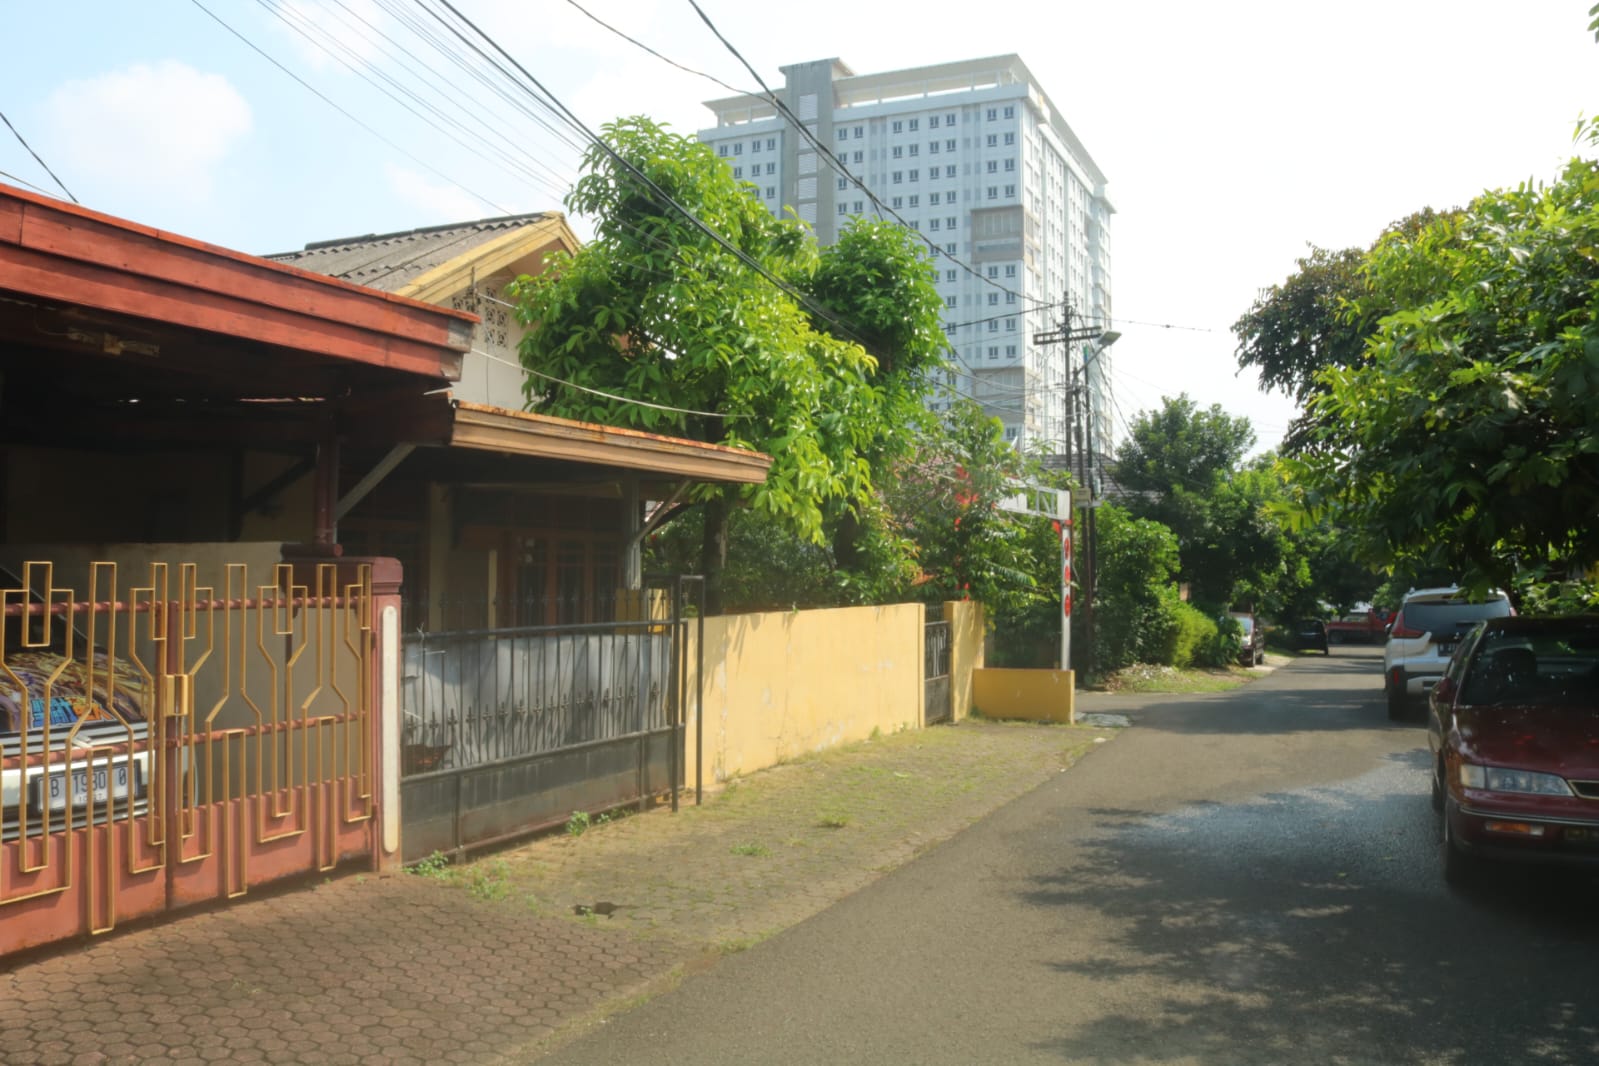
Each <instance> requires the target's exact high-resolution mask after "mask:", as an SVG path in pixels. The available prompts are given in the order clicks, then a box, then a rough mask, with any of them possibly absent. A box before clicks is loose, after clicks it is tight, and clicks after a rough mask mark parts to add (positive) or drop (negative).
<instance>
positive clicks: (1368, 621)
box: [1327, 610, 1389, 644]
mask: <svg viewBox="0 0 1599 1066" xmlns="http://www.w3.org/2000/svg"><path fill="white" fill-rule="evenodd" d="M1388 619H1389V616H1388V615H1385V614H1383V613H1382V612H1381V611H1375V610H1372V611H1366V612H1364V613H1361V612H1351V613H1350V614H1346V615H1344V616H1343V617H1342V618H1338V619H1335V620H1333V621H1331V622H1328V623H1327V642H1328V643H1329V644H1375V643H1377V642H1378V641H1380V640H1382V639H1383V638H1384V637H1385V636H1386V635H1387V632H1388Z"/></svg>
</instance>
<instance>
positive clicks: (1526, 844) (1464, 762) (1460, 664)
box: [1427, 615, 1599, 884]
mask: <svg viewBox="0 0 1599 1066" xmlns="http://www.w3.org/2000/svg"><path fill="white" fill-rule="evenodd" d="M1428 706H1429V708H1430V713H1429V715H1428V728H1427V739H1428V744H1429V746H1430V747H1431V749H1432V752H1433V756H1434V762H1433V783H1432V800H1433V807H1434V808H1435V809H1436V810H1437V811H1439V812H1440V813H1441V814H1442V816H1443V833H1442V842H1441V844H1440V850H1441V852H1442V857H1443V868H1444V877H1445V879H1447V880H1448V881H1449V882H1450V883H1451V884H1458V883H1460V881H1461V880H1462V879H1463V878H1465V877H1467V876H1469V874H1470V872H1471V869H1472V868H1473V867H1474V866H1475V865H1476V864H1477V863H1478V862H1479V860H1482V859H1501V860H1503V859H1508V860H1512V861H1521V862H1565V863H1573V864H1591V865H1595V866H1599V615H1580V616H1575V617H1570V618H1495V619H1490V620H1489V621H1486V622H1484V623H1482V624H1481V625H1480V626H1478V627H1477V628H1476V629H1475V630H1473V631H1472V632H1471V633H1470V634H1469V635H1468V636H1467V637H1466V638H1465V639H1464V640H1462V641H1461V643H1460V646H1459V647H1458V648H1456V650H1455V654H1454V657H1453V658H1451V659H1450V661H1449V665H1448V667H1447V669H1446V670H1445V671H1444V676H1443V678H1442V679H1441V680H1440V681H1439V682H1438V684H1436V685H1435V686H1433V688H1432V691H1431V693H1430V694H1429V696H1428Z"/></svg>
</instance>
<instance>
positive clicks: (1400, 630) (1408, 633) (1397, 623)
mask: <svg viewBox="0 0 1599 1066" xmlns="http://www.w3.org/2000/svg"><path fill="white" fill-rule="evenodd" d="M1388 635H1389V636H1390V637H1397V638H1399V639H1400V640H1415V639H1416V638H1417V637H1424V636H1426V635H1427V631H1426V630H1424V629H1411V628H1410V627H1409V626H1407V625H1405V616H1404V614H1403V613H1401V614H1400V615H1399V616H1398V617H1396V618H1395V619H1394V624H1393V628H1392V629H1390V630H1389V631H1388Z"/></svg>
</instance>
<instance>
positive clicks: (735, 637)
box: [684, 602, 984, 788]
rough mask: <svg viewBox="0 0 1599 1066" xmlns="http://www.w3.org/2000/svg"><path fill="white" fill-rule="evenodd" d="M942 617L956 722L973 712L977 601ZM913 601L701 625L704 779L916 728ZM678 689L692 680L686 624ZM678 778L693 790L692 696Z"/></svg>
mask: <svg viewBox="0 0 1599 1066" xmlns="http://www.w3.org/2000/svg"><path fill="white" fill-rule="evenodd" d="M944 617H946V618H948V619H950V621H951V623H952V624H951V627H950V628H951V636H952V639H953V648H952V653H951V656H950V659H951V664H950V671H951V678H950V681H951V688H952V690H953V694H954V697H953V698H954V716H955V718H956V720H959V719H960V718H964V717H966V715H967V714H968V713H969V711H970V708H971V703H972V701H971V678H972V675H973V673H974V672H975V671H976V670H977V669H978V668H979V667H981V665H982V661H983V658H982V657H983V640H982V638H983V625H984V623H983V611H982V607H981V605H979V604H975V603H968V602H960V603H950V604H946V605H945V615H944ZM925 619H926V612H925V610H924V609H923V607H922V605H921V604H917V603H910V604H895V605H891V606H885V607H844V608H835V609H830V610H818V611H787V612H770V613H765V614H740V615H725V616H719V617H715V618H707V619H706V620H705V656H704V662H705V681H706V683H705V686H704V701H705V702H704V768H703V769H704V782H705V785H706V787H708V788H713V787H715V786H716V785H718V784H720V783H722V782H725V781H727V780H728V779H730V778H733V777H738V776H740V775H743V774H750V773H754V772H756V771H757V770H763V769H766V768H767V767H771V766H775V765H777V764H779V763H782V762H786V761H788V760H790V759H794V758H796V757H798V756H801V755H805V754H807V753H809V752H814V751H823V750H825V749H827V748H831V747H835V746H837V745H840V744H849V743H853V742H855V741H860V740H866V739H867V738H869V737H870V736H871V735H872V734H873V732H874V731H876V732H880V733H893V732H897V731H899V730H902V729H918V728H920V727H921V726H922V725H923V724H924V723H923V714H922V698H923V690H924V687H925V686H924V684H923V680H924V679H923V676H922V670H923V661H922V660H923V634H924V625H925ZM688 629H689V648H688V673H689V676H688V689H687V691H689V692H693V691H694V688H695V686H696V685H697V684H698V676H697V672H698V667H699V653H698V650H697V648H695V646H694V639H695V629H696V627H695V626H694V625H693V624H692V623H691V624H690V625H689V627H688ZM686 712H687V713H686V718H687V732H686V737H685V740H686V743H685V744H684V748H685V749H686V751H687V762H686V765H685V767H684V771H685V781H686V782H687V783H688V785H689V786H690V787H693V784H694V781H695V774H696V770H697V762H698V758H699V752H697V751H696V749H695V742H696V725H697V724H698V723H696V721H695V719H694V706H693V698H692V697H690V699H689V706H688V707H687V708H686Z"/></svg>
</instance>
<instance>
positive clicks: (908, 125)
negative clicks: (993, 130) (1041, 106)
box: [838, 104, 1016, 141]
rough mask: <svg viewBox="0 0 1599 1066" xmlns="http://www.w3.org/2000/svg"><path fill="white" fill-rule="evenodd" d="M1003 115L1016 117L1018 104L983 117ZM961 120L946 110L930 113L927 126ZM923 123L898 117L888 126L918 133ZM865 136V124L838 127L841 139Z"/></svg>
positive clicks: (993, 109)
mask: <svg viewBox="0 0 1599 1066" xmlns="http://www.w3.org/2000/svg"><path fill="white" fill-rule="evenodd" d="M1001 115H1003V116H1004V117H1005V118H1007V119H1013V118H1015V117H1016V105H1014V104H1007V105H1005V106H1004V107H1002V108H1000V107H991V108H989V109H988V110H987V111H985V112H984V113H983V117H984V118H985V119H987V120H988V121H989V122H996V121H998V120H999V118H1000V116H1001ZM959 121H960V118H959V114H958V113H957V112H955V111H946V112H944V113H943V114H942V115H928V116H927V128H928V129H930V130H936V129H938V128H939V125H940V124H941V123H942V125H944V126H946V127H948V128H950V129H954V128H955V125H956V123H958V122H959ZM921 123H922V120H921V119H920V118H919V117H918V118H905V119H898V118H897V119H894V120H893V121H891V122H890V123H889V126H888V128H889V130H890V131H892V132H894V133H906V132H910V133H916V132H918V131H919V130H920V129H921ZM864 136H866V127H865V126H840V127H838V139H839V140H841V141H847V140H849V139H850V138H851V137H854V138H855V139H856V140H857V141H858V140H860V139H861V138H862V137H864Z"/></svg>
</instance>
